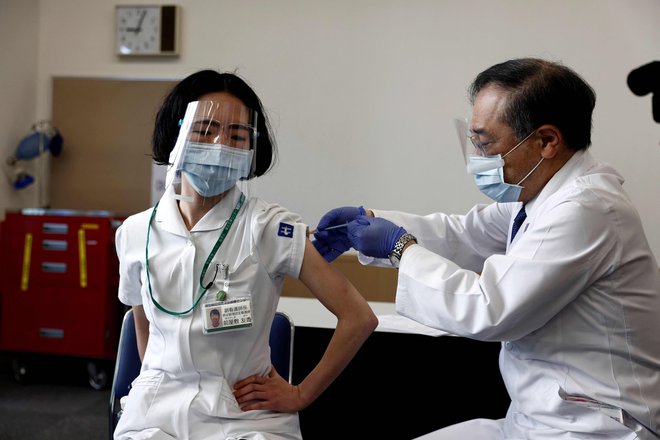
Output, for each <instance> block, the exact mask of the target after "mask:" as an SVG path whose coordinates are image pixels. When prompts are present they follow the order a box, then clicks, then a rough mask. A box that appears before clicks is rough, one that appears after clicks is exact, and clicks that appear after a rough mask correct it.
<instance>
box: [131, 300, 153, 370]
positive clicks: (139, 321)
mask: <svg viewBox="0 0 660 440" xmlns="http://www.w3.org/2000/svg"><path fill="white" fill-rule="evenodd" d="M133 319H134V320H135V337H136V339H137V346H138V353H139V354H140V360H144V352H145V350H146V348H147V341H148V340H149V320H148V319H147V315H145V313H144V307H142V305H139V306H133Z"/></svg>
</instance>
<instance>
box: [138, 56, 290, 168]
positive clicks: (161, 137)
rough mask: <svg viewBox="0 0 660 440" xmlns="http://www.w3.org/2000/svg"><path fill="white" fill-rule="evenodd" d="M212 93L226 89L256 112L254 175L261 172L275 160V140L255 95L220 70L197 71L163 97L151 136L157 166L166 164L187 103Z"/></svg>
mask: <svg viewBox="0 0 660 440" xmlns="http://www.w3.org/2000/svg"><path fill="white" fill-rule="evenodd" d="M214 92H227V93H229V94H231V95H233V96H235V97H236V98H238V99H240V100H241V101H242V102H243V104H245V105H246V106H247V107H249V108H250V109H252V110H254V111H255V112H257V133H258V135H257V148H256V158H255V168H254V174H252V175H251V176H250V177H255V176H261V175H263V174H265V173H266V172H267V171H268V170H269V169H270V168H271V167H272V166H273V165H274V164H275V162H276V161H277V149H276V146H275V141H274V139H273V138H272V137H271V134H270V132H271V130H270V124H269V122H268V118H267V116H266V114H265V112H264V108H263V105H262V104H261V100H260V99H259V97H258V96H257V94H256V93H255V92H254V90H252V88H251V87H250V86H249V85H248V84H247V83H246V82H245V81H244V80H243V79H242V78H240V77H239V76H237V75H236V74H234V73H229V72H224V73H220V72H217V71H215V70H210V69H206V70H200V71H198V72H195V73H193V74H192V75H189V76H188V77H186V78H184V79H183V80H181V82H179V83H178V84H177V85H176V86H174V88H173V89H172V90H171V91H170V93H169V94H168V95H167V96H166V97H165V99H164V100H163V104H162V105H161V107H160V109H159V110H158V113H157V114H156V123H155V127H154V132H153V136H152V138H151V146H152V158H153V160H154V162H156V163H157V164H158V165H166V164H168V163H169V158H170V153H171V152H172V149H173V148H174V145H175V144H176V139H177V137H178V136H179V128H180V121H181V120H182V119H183V116H184V115H185V113H186V108H187V106H188V103H190V102H193V101H196V100H198V99H199V98H200V97H201V96H202V95H205V94H207V93H214Z"/></svg>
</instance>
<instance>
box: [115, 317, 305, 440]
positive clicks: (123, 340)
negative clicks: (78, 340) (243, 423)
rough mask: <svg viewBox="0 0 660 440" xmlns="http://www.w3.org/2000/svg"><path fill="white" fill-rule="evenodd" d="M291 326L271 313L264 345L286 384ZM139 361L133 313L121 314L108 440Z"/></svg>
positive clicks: (290, 359) (289, 374)
mask: <svg viewBox="0 0 660 440" xmlns="http://www.w3.org/2000/svg"><path fill="white" fill-rule="evenodd" d="M294 329H295V326H294V324H293V321H292V320H291V318H290V317H289V316H288V315H287V314H286V313H284V312H280V311H278V312H275V317H274V318H273V323H272V325H271V328H270V336H269V339H268V343H269V345H270V359H271V362H272V363H273V365H274V366H275V369H276V370H277V372H278V373H279V374H280V376H282V377H283V378H285V379H286V380H287V381H288V382H289V383H292V380H293V335H294ZM141 366H142V361H141V360H140V355H139V353H138V349H137V338H136V336H135V321H134V319H133V310H132V309H131V310H128V311H127V312H126V313H125V314H124V320H123V321H122V324H121V331H120V333H119V347H118V349H117V360H116V361H115V374H114V377H113V379H112V389H111V391H110V423H109V425H110V439H111V440H112V436H113V433H114V432H115V427H116V426H117V422H118V421H119V417H120V416H121V411H120V409H121V407H120V403H119V400H120V399H121V398H122V397H124V396H126V395H127V394H128V390H129V389H130V388H131V383H132V382H133V380H134V379H135V378H136V377H137V376H138V374H140V368H141Z"/></svg>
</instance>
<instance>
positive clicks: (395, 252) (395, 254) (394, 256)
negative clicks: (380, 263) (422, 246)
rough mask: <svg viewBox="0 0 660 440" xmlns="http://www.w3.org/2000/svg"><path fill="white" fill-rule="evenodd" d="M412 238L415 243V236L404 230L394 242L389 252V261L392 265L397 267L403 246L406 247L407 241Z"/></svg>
mask: <svg viewBox="0 0 660 440" xmlns="http://www.w3.org/2000/svg"><path fill="white" fill-rule="evenodd" d="M411 240H414V241H415V243H417V238H416V237H415V236H414V235H412V234H409V233H408V232H406V233H405V234H403V235H402V236H401V237H399V239H398V240H397V241H396V243H394V247H393V248H392V252H390V255H389V257H390V263H392V266H394V267H396V268H398V267H399V263H400V262H401V254H402V252H403V248H404V247H406V245H407V244H408V242H409V241H411Z"/></svg>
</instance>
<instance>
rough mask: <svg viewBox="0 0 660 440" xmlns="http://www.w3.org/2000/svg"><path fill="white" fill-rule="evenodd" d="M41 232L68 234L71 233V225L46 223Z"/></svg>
mask: <svg viewBox="0 0 660 440" xmlns="http://www.w3.org/2000/svg"><path fill="white" fill-rule="evenodd" d="M41 230H42V231H43V232H44V233H46V234H66V233H67V232H69V225H67V224H66V223H44V224H43V226H42V227H41Z"/></svg>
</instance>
